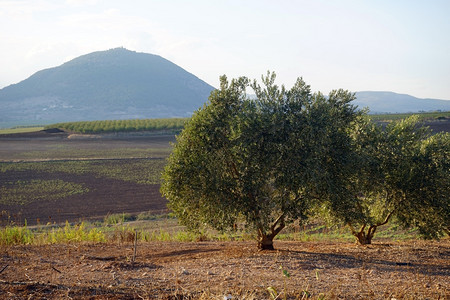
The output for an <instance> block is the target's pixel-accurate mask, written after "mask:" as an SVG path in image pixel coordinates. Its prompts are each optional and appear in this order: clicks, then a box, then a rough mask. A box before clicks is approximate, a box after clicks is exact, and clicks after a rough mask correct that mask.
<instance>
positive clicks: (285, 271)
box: [267, 266, 291, 300]
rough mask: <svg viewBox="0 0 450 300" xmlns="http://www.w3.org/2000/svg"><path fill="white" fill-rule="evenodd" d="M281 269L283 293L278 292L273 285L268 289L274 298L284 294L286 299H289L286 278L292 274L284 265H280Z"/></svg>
mask: <svg viewBox="0 0 450 300" xmlns="http://www.w3.org/2000/svg"><path fill="white" fill-rule="evenodd" d="M280 270H281V274H282V275H283V292H282V293H278V292H277V290H276V289H275V288H274V287H273V286H269V287H268V288H267V291H268V292H269V296H270V298H271V299H273V300H275V299H278V298H279V297H280V296H281V295H283V296H284V297H283V299H284V300H286V299H287V294H286V278H290V277H291V274H290V273H289V271H288V270H286V269H284V268H283V266H280Z"/></svg>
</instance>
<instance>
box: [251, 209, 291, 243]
mask: <svg viewBox="0 0 450 300" xmlns="http://www.w3.org/2000/svg"><path fill="white" fill-rule="evenodd" d="M285 226H286V225H285V223H284V215H281V216H280V217H278V219H276V220H275V222H274V223H273V225H272V226H271V227H270V233H269V234H267V233H266V231H265V230H264V229H263V227H262V225H261V224H259V225H258V249H260V250H274V249H275V248H274V247H273V239H274V238H275V237H276V236H277V234H278V233H280V231H281V230H283V228H284V227H285Z"/></svg>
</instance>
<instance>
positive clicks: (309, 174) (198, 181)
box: [161, 73, 450, 249]
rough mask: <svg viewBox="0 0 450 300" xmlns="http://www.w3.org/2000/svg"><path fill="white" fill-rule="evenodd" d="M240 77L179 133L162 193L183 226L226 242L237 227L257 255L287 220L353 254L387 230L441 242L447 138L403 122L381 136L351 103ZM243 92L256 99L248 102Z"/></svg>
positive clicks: (445, 222)
mask: <svg viewBox="0 0 450 300" xmlns="http://www.w3.org/2000/svg"><path fill="white" fill-rule="evenodd" d="M275 77H276V76H275V74H274V73H268V74H267V76H265V77H263V80H262V81H263V86H260V85H259V84H258V83H257V82H256V81H253V82H251V81H250V80H249V79H247V78H245V77H241V78H238V79H233V80H232V81H231V82H229V81H228V80H227V78H226V77H225V76H223V77H221V85H220V89H218V90H215V91H213V92H212V93H211V96H210V98H209V102H208V103H207V104H205V105H204V106H203V107H202V108H201V109H199V110H198V111H197V112H196V113H195V114H194V116H193V117H192V119H191V120H190V121H188V122H187V124H186V125H185V128H184V130H183V131H182V132H181V134H180V135H179V136H178V137H177V143H176V145H175V147H174V151H173V153H172V155H171V156H170V158H169V162H168V165H167V166H166V168H165V170H164V174H163V184H162V187H161V191H162V193H163V195H164V196H165V197H166V198H167V199H168V200H169V206H170V208H171V209H172V210H173V211H174V212H175V213H176V214H177V216H178V217H179V219H180V220H181V222H182V223H183V224H184V225H186V226H187V227H188V228H191V229H198V228H199V227H202V226H205V225H209V226H211V227H213V228H215V229H218V230H221V231H225V230H229V229H231V228H233V225H234V224H236V223H237V222H238V221H241V220H244V221H245V223H246V224H247V226H248V227H249V228H251V229H253V230H254V232H255V233H256V235H257V239H258V247H259V248H260V249H273V239H274V237H275V236H276V235H277V234H278V233H279V232H280V231H281V230H282V229H283V228H284V227H285V226H286V224H288V223H290V222H293V221H295V220H298V219H299V220H305V219H306V218H308V217H310V216H312V215H318V214H321V215H326V216H327V217H328V218H329V219H332V220H334V221H335V222H338V223H341V224H346V225H348V227H349V228H350V230H351V232H352V233H353V235H354V236H355V238H356V239H357V241H358V242H359V243H361V244H370V243H371V241H372V238H373V236H374V234H375V232H376V230H377V228H378V227H379V226H382V225H384V224H386V223H387V222H389V221H390V220H392V219H393V218H395V219H396V221H398V222H400V223H401V224H403V225H404V226H415V227H417V228H418V229H419V230H420V233H422V234H423V235H424V236H425V237H429V238H438V237H440V236H442V235H443V234H445V233H447V234H448V232H449V229H450V208H449V193H448V191H449V190H450V186H449V162H448V161H449V160H448V155H449V151H450V143H449V140H450V139H449V134H448V133H447V134H445V133H441V134H436V135H432V134H431V132H430V131H429V130H427V129H426V128H418V125H417V118H416V117H411V118H409V119H407V120H404V121H399V122H395V123H392V124H390V125H388V126H387V127H386V128H382V127H381V126H380V125H377V124H375V123H373V122H371V121H370V120H369V119H368V117H367V115H366V113H365V112H363V111H358V110H356V107H355V106H353V105H352V104H351V101H352V100H354V94H352V93H350V92H348V91H344V90H336V91H332V92H331V93H330V94H329V95H328V96H325V95H323V94H321V93H314V94H313V93H311V90H310V87H309V86H308V85H307V84H306V83H305V82H304V81H303V80H302V79H301V78H300V79H298V80H297V82H296V83H295V85H294V86H293V87H292V88H291V89H290V90H288V89H286V88H285V87H284V86H281V87H279V86H277V85H276V84H275ZM249 87H251V88H252V89H253V91H254V92H255V94H256V99H248V97H247V93H246V90H247V88H249Z"/></svg>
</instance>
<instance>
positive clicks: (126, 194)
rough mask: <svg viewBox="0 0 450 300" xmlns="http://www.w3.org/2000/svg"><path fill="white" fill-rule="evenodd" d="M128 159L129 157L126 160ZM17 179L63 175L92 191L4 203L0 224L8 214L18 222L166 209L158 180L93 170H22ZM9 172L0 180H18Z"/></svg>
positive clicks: (8, 216) (31, 223)
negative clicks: (140, 180) (119, 176)
mask: <svg viewBox="0 0 450 300" xmlns="http://www.w3.org/2000/svg"><path fill="white" fill-rule="evenodd" d="M123 163H126V160H125V161H124V162H123ZM15 175H17V179H20V180H27V179H42V180H46V179H55V178H58V179H61V180H65V181H70V182H74V183H82V184H83V185H84V186H85V187H87V188H89V193H87V194H82V195H72V196H69V197H66V198H62V199H59V200H55V201H41V202H37V201H36V202H32V203H29V204H26V205H4V204H3V205H2V204H0V211H3V212H4V213H3V216H0V225H1V221H2V219H3V223H5V222H7V218H9V219H10V220H12V221H13V222H14V223H15V224H19V225H20V224H24V222H25V220H26V221H27V224H28V225H36V224H47V223H49V222H50V223H54V222H56V223H64V222H65V221H69V222H78V221H80V220H96V219H103V217H104V216H106V215H108V214H114V213H131V214H138V213H140V212H153V213H155V214H159V213H162V212H164V211H167V200H166V199H165V198H163V197H162V196H161V193H160V192H159V187H160V186H159V184H153V185H144V184H137V183H132V182H126V181H122V180H115V179H108V178H99V177H95V176H93V175H91V174H83V175H74V174H67V173H51V174H48V173H37V172H26V173H25V172H22V173H21V174H15ZM15 179H16V178H14V177H13V176H12V175H11V173H10V172H6V173H0V182H4V181H5V182H6V181H12V180H15Z"/></svg>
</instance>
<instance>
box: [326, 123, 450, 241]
mask: <svg viewBox="0 0 450 300" xmlns="http://www.w3.org/2000/svg"><path fill="white" fill-rule="evenodd" d="M354 142H355V145H356V150H357V151H356V152H357V154H358V162H359V165H360V167H359V168H358V170H357V172H355V173H354V177H353V185H354V191H355V195H358V196H357V197H355V199H354V205H353V208H352V209H349V208H348V207H345V208H343V207H339V206H338V207H335V208H334V209H332V211H333V213H335V214H337V215H338V216H339V219H341V220H345V221H346V222H347V224H348V225H349V226H350V228H351V230H352V233H353V234H354V235H355V236H356V237H357V240H358V241H359V242H360V243H362V244H366V243H371V240H372V238H373V236H374V234H375V231H376V230H377V228H378V227H379V226H381V225H384V224H386V223H387V222H389V220H390V219H391V218H392V217H395V218H396V219H397V220H398V222H399V223H400V224H402V225H403V226H405V227H408V226H413V227H416V228H418V229H419V232H420V233H421V234H422V235H423V236H425V237H428V238H438V237H440V236H442V235H443V234H444V233H445V232H448V231H449V228H450V208H449V202H450V201H449V193H448V191H449V190H450V173H449V170H450V165H449V160H448V157H449V153H450V134H449V133H439V134H436V135H431V132H430V130H429V129H428V128H425V127H420V126H419V125H418V117H417V116H412V117H409V118H407V119H405V120H401V121H396V122H392V123H390V124H389V125H388V126H387V127H386V128H385V129H383V128H382V127H381V125H376V124H374V123H371V122H369V121H368V120H360V123H359V126H358V127H357V128H356V130H355V131H354ZM356 227H359V229H357V228H356Z"/></svg>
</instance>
